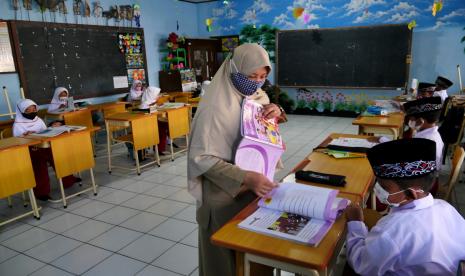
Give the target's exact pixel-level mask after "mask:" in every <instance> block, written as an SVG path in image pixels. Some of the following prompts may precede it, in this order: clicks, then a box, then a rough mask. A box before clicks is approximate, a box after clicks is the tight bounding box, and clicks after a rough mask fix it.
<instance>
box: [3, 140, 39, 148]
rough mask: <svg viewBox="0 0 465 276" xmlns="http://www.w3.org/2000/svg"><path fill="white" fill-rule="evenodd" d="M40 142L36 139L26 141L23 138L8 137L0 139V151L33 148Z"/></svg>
mask: <svg viewBox="0 0 465 276" xmlns="http://www.w3.org/2000/svg"><path fill="white" fill-rule="evenodd" d="M40 143H41V141H39V140H36V139H28V138H23V137H9V138H5V139H0V150H5V149H9V148H14V147H22V146H33V145H38V144H40Z"/></svg>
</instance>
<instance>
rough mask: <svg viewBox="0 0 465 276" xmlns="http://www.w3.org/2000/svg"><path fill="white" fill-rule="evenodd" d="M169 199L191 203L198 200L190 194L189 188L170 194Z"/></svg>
mask: <svg viewBox="0 0 465 276" xmlns="http://www.w3.org/2000/svg"><path fill="white" fill-rule="evenodd" d="M168 199H172V200H176V201H181V202H185V203H189V204H195V202H196V200H195V198H194V197H193V196H192V195H191V194H189V192H188V191H187V189H182V190H181V191H179V192H176V193H174V194H172V195H170V196H169V197H168Z"/></svg>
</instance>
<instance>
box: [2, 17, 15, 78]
mask: <svg viewBox="0 0 465 276" xmlns="http://www.w3.org/2000/svg"><path fill="white" fill-rule="evenodd" d="M15 71H16V68H15V62H14V60H13V52H12V50H11V44H10V36H9V34H8V25H7V23H6V22H0V73H7V72H15Z"/></svg>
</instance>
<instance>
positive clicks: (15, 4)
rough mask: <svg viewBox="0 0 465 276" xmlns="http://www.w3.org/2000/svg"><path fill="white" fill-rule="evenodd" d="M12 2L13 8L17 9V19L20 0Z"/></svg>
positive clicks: (16, 17) (16, 18)
mask: <svg viewBox="0 0 465 276" xmlns="http://www.w3.org/2000/svg"><path fill="white" fill-rule="evenodd" d="M12 4H13V10H14V11H15V20H18V10H19V8H20V6H19V0H13V1H12Z"/></svg>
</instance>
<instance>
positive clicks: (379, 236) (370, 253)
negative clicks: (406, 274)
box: [347, 221, 400, 275]
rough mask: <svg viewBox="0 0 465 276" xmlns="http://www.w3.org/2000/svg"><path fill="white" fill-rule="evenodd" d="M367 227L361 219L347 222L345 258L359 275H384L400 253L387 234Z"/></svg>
mask: <svg viewBox="0 0 465 276" xmlns="http://www.w3.org/2000/svg"><path fill="white" fill-rule="evenodd" d="M373 230H374V229H372V231H371V232H370V233H368V229H367V227H366V225H365V223H363V222H362V221H350V222H348V232H347V260H348V262H349V264H350V266H351V267H352V268H353V269H354V271H355V272H356V273H358V274H360V275H385V274H386V273H387V272H388V271H391V272H392V271H394V269H395V265H396V263H398V260H399V257H400V254H399V248H398V247H397V245H396V244H395V243H394V242H393V241H392V239H391V238H390V237H389V235H388V234H387V233H385V232H382V231H376V230H374V231H373Z"/></svg>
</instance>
